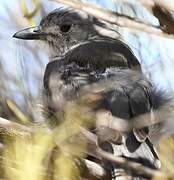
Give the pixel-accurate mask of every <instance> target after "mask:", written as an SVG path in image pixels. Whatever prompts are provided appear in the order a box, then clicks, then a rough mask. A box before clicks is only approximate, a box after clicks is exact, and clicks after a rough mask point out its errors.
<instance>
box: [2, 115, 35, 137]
mask: <svg viewBox="0 0 174 180" xmlns="http://www.w3.org/2000/svg"><path fill="white" fill-rule="evenodd" d="M31 133H32V129H31V128H29V127H27V126H24V125H21V124H19V123H16V122H12V121H9V120H7V119H4V118H1V117H0V134H5V135H9V136H29V135H30V134H31Z"/></svg>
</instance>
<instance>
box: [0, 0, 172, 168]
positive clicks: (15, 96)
mask: <svg viewBox="0 0 174 180" xmlns="http://www.w3.org/2000/svg"><path fill="white" fill-rule="evenodd" d="M88 2H91V3H95V4H98V5H100V6H102V7H104V8H108V9H111V10H114V11H116V12H120V13H123V14H127V15H129V16H131V17H137V18H139V19H140V20H142V21H145V22H150V23H152V24H154V25H159V22H158V20H157V19H156V18H155V17H154V16H152V15H151V14H150V13H149V12H148V11H147V10H146V9H145V8H144V7H143V6H141V4H140V3H139V2H138V1H136V0H127V1H125V0H124V1H123V0H88ZM60 6H62V5H61V4H58V3H56V2H53V1H49V0H1V2H0V88H1V91H0V116H1V117H4V118H7V119H11V120H13V119H15V117H16V116H18V115H19V114H18V113H19V112H20V113H23V114H25V116H27V117H31V119H36V118H37V117H36V114H35V111H33V107H35V106H36V105H37V104H39V103H40V97H41V91H42V90H41V89H42V78H43V74H44V69H45V66H46V64H47V63H48V60H49V57H48V54H47V52H46V51H45V48H43V47H42V46H41V47H40V45H39V44H40V42H37V43H36V42H32V41H27V42H26V41H25V42H23V41H22V40H16V39H13V38H12V36H13V34H14V33H15V32H16V31H18V30H20V29H22V28H26V27H30V26H34V25H36V24H39V22H40V20H41V18H42V17H43V16H45V15H46V14H47V13H48V12H50V11H52V10H53V9H55V8H58V7H60ZM115 28H116V29H117V30H118V31H119V32H120V33H121V34H122V36H123V37H124V40H125V41H126V42H127V44H128V45H129V46H130V47H131V48H132V50H133V51H134V53H135V54H136V56H137V57H138V59H139V61H140V63H141V65H142V67H143V71H144V73H145V74H146V75H147V76H148V77H150V78H151V80H152V81H153V83H154V84H155V85H156V86H158V87H159V88H162V89H166V90H167V91H170V92H171V93H173V92H174V50H173V47H174V40H172V39H167V38H163V37H160V36H155V35H150V34H147V33H144V32H134V31H132V30H131V29H127V28H120V27H116V26H115ZM33 117H34V118H33ZM165 143H169V145H167V146H168V147H169V146H170V148H171V149H172V151H169V149H168V150H165V153H166V154H167V156H166V158H168V159H170V157H169V156H170V155H171V156H172V152H174V151H173V150H174V145H173V140H171V139H169V141H167V142H165ZM165 143H164V145H163V146H162V147H161V149H162V150H163V147H165V146H166V144H165ZM171 149H170V150H171ZM165 153H164V152H163V154H165ZM163 156H164V155H163ZM173 159H174V158H173ZM164 162H166V163H168V164H169V162H168V161H165V160H164ZM172 163H173V162H170V165H169V166H168V167H169V169H170V170H171V171H172V168H173V166H172Z"/></svg>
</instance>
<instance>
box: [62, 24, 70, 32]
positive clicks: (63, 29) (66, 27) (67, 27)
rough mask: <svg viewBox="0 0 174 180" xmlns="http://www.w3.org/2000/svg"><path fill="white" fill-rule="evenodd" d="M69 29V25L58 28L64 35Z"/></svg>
mask: <svg viewBox="0 0 174 180" xmlns="http://www.w3.org/2000/svg"><path fill="white" fill-rule="evenodd" d="M70 29H71V25H70V24H64V25H62V26H61V27H60V30H61V31H62V32H63V33H66V32H68V31H69V30H70Z"/></svg>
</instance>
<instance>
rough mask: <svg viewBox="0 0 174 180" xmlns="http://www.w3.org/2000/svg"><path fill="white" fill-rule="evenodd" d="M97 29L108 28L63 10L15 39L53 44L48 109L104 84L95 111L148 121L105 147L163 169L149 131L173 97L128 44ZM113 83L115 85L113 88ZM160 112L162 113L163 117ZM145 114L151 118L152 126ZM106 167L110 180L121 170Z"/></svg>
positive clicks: (47, 74) (46, 87) (46, 78)
mask: <svg viewBox="0 0 174 180" xmlns="http://www.w3.org/2000/svg"><path fill="white" fill-rule="evenodd" d="M97 27H100V28H107V27H106V26H105V24H104V23H103V22H100V21H99V20H98V19H96V18H94V17H92V16H89V15H87V14H86V13H84V12H82V11H75V10H70V9H64V8H60V9H57V10H54V11H53V12H51V13H50V14H48V15H47V16H46V17H44V18H43V19H42V21H41V23H40V25H39V26H37V27H34V28H28V29H24V30H22V31H19V32H17V33H16V34H15V35H14V37H15V38H19V39H26V40H42V41H44V42H45V43H46V44H48V46H49V48H50V51H51V55H52V62H50V63H48V65H47V68H46V71H45V75H44V91H45V93H44V94H45V97H46V106H47V108H49V109H50V111H52V112H53V113H56V112H58V111H59V110H61V108H62V107H63V106H64V104H65V103H66V102H67V101H73V100H75V99H77V98H79V96H80V95H79V94H80V93H81V92H82V90H84V89H85V87H86V86H88V87H90V86H91V87H92V86H93V85H94V84H95V86H96V85H97V84H98V86H99V87H100V85H102V86H103V84H105V87H104V88H103V89H102V90H100V91H99V94H100V96H101V97H100V99H99V101H98V102H96V106H95V108H94V111H100V110H101V109H102V110H103V109H104V110H106V111H107V112H110V113H111V114H112V116H115V117H118V118H122V119H125V120H126V121H128V122H130V124H131V123H132V122H137V124H141V123H139V121H138V119H140V121H141V120H142V121H143V122H145V125H144V127H143V128H140V129H137V128H133V129H132V130H131V132H127V133H125V134H124V140H125V141H124V142H123V145H120V144H118V143H115V142H114V140H113V139H112V137H105V139H106V140H105V141H104V142H102V143H101V144H100V145H101V148H103V149H104V150H106V151H108V152H111V153H113V154H114V155H120V156H124V157H127V158H129V159H136V160H137V161H140V162H141V163H145V161H146V160H147V161H148V162H149V163H150V164H151V165H152V166H153V167H154V168H159V160H158V156H157V154H156V152H155V150H154V147H153V145H152V143H151V141H150V139H149V138H148V135H149V134H150V131H151V130H150V129H149V127H148V126H151V125H153V123H154V124H155V122H156V121H157V122H159V124H158V125H157V126H159V127H160V126H161V124H162V123H161V119H162V118H168V116H167V115H166V113H168V112H169V110H168V108H163V107H167V105H168V104H171V99H170V98H169V97H168V96H167V95H166V94H165V93H163V92H161V91H159V90H156V88H154V87H153V85H152V84H151V83H150V82H149V80H148V79H147V78H146V77H145V76H144V75H143V74H142V73H141V67H140V64H139V62H138V60H137V58H136V57H135V55H134V54H133V52H132V51H131V49H130V48H129V47H128V46H127V45H126V44H125V43H124V42H122V41H121V40H118V39H114V38H111V37H106V36H105V35H103V34H101V32H100V31H98V30H97V29H98V28H97ZM111 82H113V85H112V86H109V85H108V84H112V83H111ZM107 83H108V84H107ZM107 85H108V87H107ZM88 93H89V92H88ZM152 110H153V111H156V112H157V113H156V112H155V113H153V112H152ZM160 111H162V112H164V113H163V114H162V116H160V115H159V113H158V112H160ZM151 114H153V115H154V119H153V120H154V122H152V120H151ZM144 117H146V119H148V118H149V124H148V123H147V121H144ZM159 117H160V118H159ZM158 118H159V119H158ZM151 123H152V124H151ZM96 133H97V132H96ZM100 133H101V134H100ZM100 135H101V137H102V136H103V132H99V136H100ZM104 135H106V136H107V134H104ZM111 136H112V135H111ZM147 164H148V163H147ZM104 167H105V168H106V169H109V171H110V173H111V175H112V179H117V178H118V176H119V175H118V174H119V173H118V172H119V168H117V167H116V165H115V164H114V163H110V162H105V163H104ZM117 170H118V171H117ZM135 176H136V175H135Z"/></svg>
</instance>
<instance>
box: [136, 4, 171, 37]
mask: <svg viewBox="0 0 174 180" xmlns="http://www.w3.org/2000/svg"><path fill="white" fill-rule="evenodd" d="M139 1H140V3H141V4H142V5H143V6H144V7H146V9H147V10H149V11H150V12H151V14H153V15H154V16H155V17H156V18H158V20H159V22H160V25H161V28H162V29H163V32H166V33H168V34H174V16H173V14H172V13H173V12H174V3H173V1H171V0H139Z"/></svg>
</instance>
